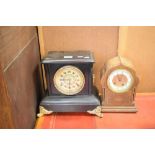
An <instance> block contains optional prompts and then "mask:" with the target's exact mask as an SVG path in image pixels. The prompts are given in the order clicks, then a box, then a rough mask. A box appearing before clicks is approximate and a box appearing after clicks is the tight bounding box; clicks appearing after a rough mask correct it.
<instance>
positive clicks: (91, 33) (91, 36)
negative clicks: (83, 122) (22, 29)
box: [39, 26, 119, 91]
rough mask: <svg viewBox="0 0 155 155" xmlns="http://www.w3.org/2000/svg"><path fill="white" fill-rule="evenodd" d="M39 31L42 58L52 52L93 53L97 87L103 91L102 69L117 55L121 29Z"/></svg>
mask: <svg viewBox="0 0 155 155" xmlns="http://www.w3.org/2000/svg"><path fill="white" fill-rule="evenodd" d="M39 30H40V31H39V32H40V44H41V47H43V48H42V50H41V55H42V57H43V56H44V55H46V54H47V51H50V50H51V51H52V50H54V51H59V50H69V51H72V50H91V51H93V52H94V56H95V60H96V63H95V65H94V73H95V85H97V87H98V88H99V90H100V91H101V85H100V69H101V67H102V66H103V64H104V63H105V61H106V60H107V59H109V58H111V57H113V56H116V55H117V45H118V35H119V27H110V26H107V27H106V26H50V27H48V26H43V27H39Z"/></svg>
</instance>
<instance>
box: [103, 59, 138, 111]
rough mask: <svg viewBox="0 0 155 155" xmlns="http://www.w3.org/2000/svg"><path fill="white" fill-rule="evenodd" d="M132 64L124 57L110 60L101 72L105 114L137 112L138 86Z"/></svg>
mask: <svg viewBox="0 0 155 155" xmlns="http://www.w3.org/2000/svg"><path fill="white" fill-rule="evenodd" d="M138 81H139V80H138V78H137V76H136V72H135V69H134V67H133V65H132V63H131V62H130V61H129V60H128V59H126V58H124V57H120V56H117V57H114V58H112V59H110V60H109V61H108V62H107V63H106V64H105V66H104V68H103V69H102V70H101V84H102V90H103V97H102V98H103V102H102V111H103V112H136V111H137V109H136V106H135V94H136V87H137V84H138Z"/></svg>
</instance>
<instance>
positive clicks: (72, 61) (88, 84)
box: [38, 51, 102, 117]
mask: <svg viewBox="0 0 155 155" xmlns="http://www.w3.org/2000/svg"><path fill="white" fill-rule="evenodd" d="M94 62H95V61H94V57H93V54H92V53H91V52H90V51H72V52H71V51H50V52H48V55H47V56H46V57H45V58H44V59H43V60H42V64H43V65H44V69H45V74H46V81H47V86H48V90H47V95H46V96H45V97H44V98H43V100H42V101H41V103H40V113H39V114H38V116H42V115H44V114H50V113H52V112H88V113H91V114H96V115H98V116H100V117H101V116H102V114H101V106H100V100H99V99H98V97H97V95H96V94H97V93H96V92H95V91H94V86H93V72H92V67H93V63H94Z"/></svg>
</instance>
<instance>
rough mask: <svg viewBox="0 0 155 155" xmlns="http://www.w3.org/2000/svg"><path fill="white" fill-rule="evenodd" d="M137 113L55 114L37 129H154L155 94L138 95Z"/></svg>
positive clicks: (39, 120) (42, 118)
mask: <svg viewBox="0 0 155 155" xmlns="http://www.w3.org/2000/svg"><path fill="white" fill-rule="evenodd" d="M136 106H137V109H138V112H137V113H104V114H103V118H99V117H97V116H93V115H89V114H86V113H59V114H58V113H55V114H52V115H49V116H43V117H41V118H39V119H38V120H37V123H36V127H35V128H36V129H113V128H114V129H129V128H134V129H154V128H155V93H151V94H146V93H145V94H137V97H136Z"/></svg>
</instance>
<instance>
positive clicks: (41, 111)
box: [37, 106, 53, 117]
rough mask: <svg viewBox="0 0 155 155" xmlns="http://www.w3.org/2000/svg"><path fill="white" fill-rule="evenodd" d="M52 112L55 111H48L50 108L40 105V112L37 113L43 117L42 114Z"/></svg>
mask: <svg viewBox="0 0 155 155" xmlns="http://www.w3.org/2000/svg"><path fill="white" fill-rule="evenodd" d="M51 113H53V111H48V110H46V109H45V108H44V107H42V106H39V113H38V114H37V116H38V117H42V116H44V115H49V114H51Z"/></svg>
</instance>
